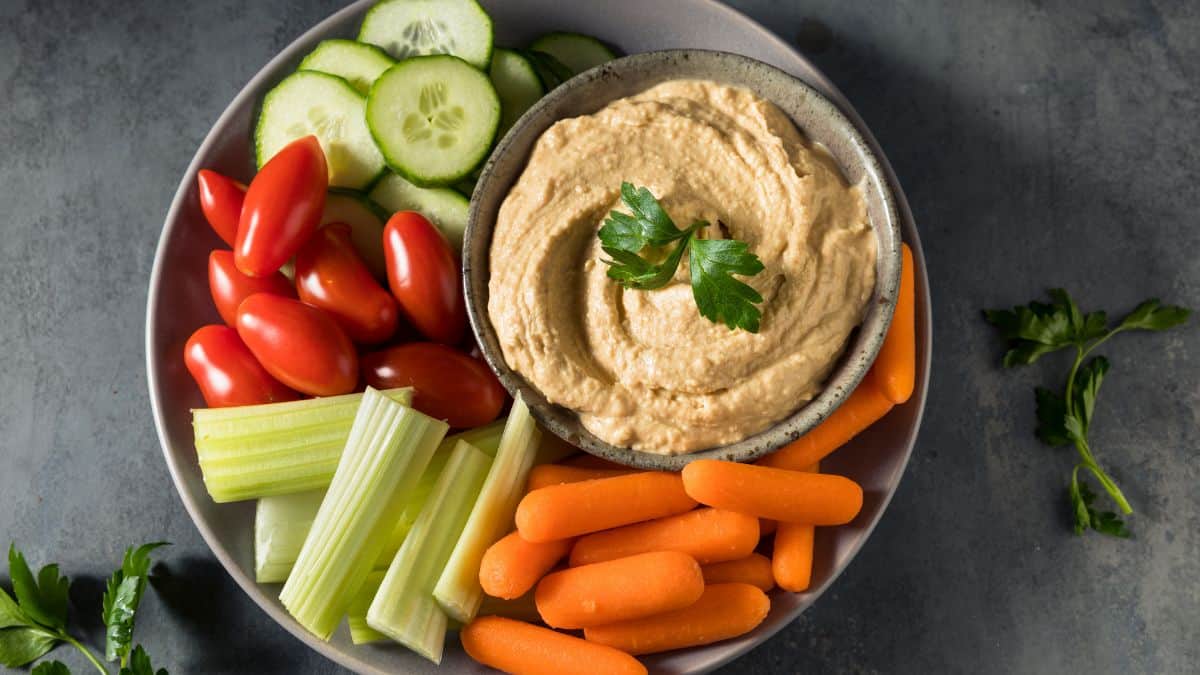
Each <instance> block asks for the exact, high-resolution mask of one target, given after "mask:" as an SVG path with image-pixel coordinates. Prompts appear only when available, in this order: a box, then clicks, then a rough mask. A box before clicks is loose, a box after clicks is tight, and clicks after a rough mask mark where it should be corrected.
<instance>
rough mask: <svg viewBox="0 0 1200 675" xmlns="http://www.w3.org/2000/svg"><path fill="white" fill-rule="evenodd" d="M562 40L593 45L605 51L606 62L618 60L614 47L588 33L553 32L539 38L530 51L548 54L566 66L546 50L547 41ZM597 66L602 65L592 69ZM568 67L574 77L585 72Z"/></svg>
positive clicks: (530, 47)
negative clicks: (566, 39) (567, 39)
mask: <svg viewBox="0 0 1200 675" xmlns="http://www.w3.org/2000/svg"><path fill="white" fill-rule="evenodd" d="M560 38H569V39H571V40H579V41H584V42H589V43H591V44H592V45H594V46H596V47H598V48H600V49H602V50H604V52H605V53H606V54H607V59H605V60H606V61H611V60H613V59H615V58H617V51H616V50H615V49H613V48H612V47H610V46H608V44H606V43H605V42H604V41H603V40H601V39H600V38H597V37H595V36H593V35H588V34H586V33H576V32H574V31H563V30H556V31H551V32H549V33H546V34H545V35H541V36H539V37H538V38H536V39H535V40H534V41H533V42H531V43H529V49H530V51H535V52H540V53H542V54H546V55H547V56H550V57H552V58H554V59H555V60H556V61H558V62H559V63H562V64H563V65H566V63H564V62H563V61H562V60H561V59H558V57H556V56H554V54H553V53H551V52H548V51H546V49H544V47H545V46H546V42H547V41H552V40H556V39H560ZM601 63H604V62H603V61H602V62H601ZM596 65H600V64H595V65H593V66H591V67H593V68H594V67H595V66H596ZM567 67H568V68H569V69H570V70H571V72H572V74H573V75H578V74H579V73H582V72H584V71H583V70H580V71H576V70H575V69H573V68H571V67H570V66H567ZM585 70H586V69H585Z"/></svg>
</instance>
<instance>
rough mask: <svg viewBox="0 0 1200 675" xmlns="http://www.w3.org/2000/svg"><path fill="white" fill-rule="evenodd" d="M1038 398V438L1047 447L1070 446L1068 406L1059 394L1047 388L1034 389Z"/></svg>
mask: <svg viewBox="0 0 1200 675" xmlns="http://www.w3.org/2000/svg"><path fill="white" fill-rule="evenodd" d="M1033 391H1034V395H1035V396H1036V397H1037V418H1038V425H1037V432H1036V433H1037V437H1038V438H1040V439H1042V442H1043V443H1045V444H1046V445H1054V446H1059V445H1070V444H1071V437H1070V436H1069V435H1067V427H1066V418H1067V404H1066V402H1065V401H1063V398H1062V397H1061V396H1059V395H1058V394H1056V393H1054V392H1052V391H1050V390H1049V389H1047V388H1045V387H1038V388H1037V389H1034V390H1033Z"/></svg>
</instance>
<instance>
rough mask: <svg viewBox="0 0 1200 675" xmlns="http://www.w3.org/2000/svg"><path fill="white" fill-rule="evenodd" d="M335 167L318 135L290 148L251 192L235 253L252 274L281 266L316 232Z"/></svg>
mask: <svg viewBox="0 0 1200 675" xmlns="http://www.w3.org/2000/svg"><path fill="white" fill-rule="evenodd" d="M328 184H329V169H328V167H327V166H326V164H325V154H324V153H323V152H322V151H321V144H320V143H318V142H317V137H316V136H305V137H304V138H301V139H299V140H296V141H292V142H291V143H289V144H288V145H286V146H284V148H283V149H282V150H280V151H279V152H278V153H276V155H275V156H274V157H272V158H271V160H270V161H268V162H267V163H266V164H265V165H264V166H263V168H262V169H260V170H259V172H258V175H257V176H255V177H254V180H252V181H250V187H249V189H247V190H246V203H245V205H244V206H243V207H242V216H241V220H240V221H239V222H238V231H237V243H236V244H235V245H234V255H235V256H236V257H235V260H236V262H237V267H238V269H239V270H241V271H242V272H243V273H244V274H248V275H250V276H252V277H264V276H268V275H270V274H272V273H273V272H276V271H278V270H279V268H280V267H281V266H282V265H283V264H284V263H285V262H287V261H288V259H289V258H291V257H292V256H293V255H295V254H296V251H298V250H300V247H301V246H303V245H304V242H306V241H308V238H309V237H311V236H312V234H313V232H316V230H317V225H319V224H320V222H321V212H322V211H323V210H324V209H325V190H326V188H327V187H328Z"/></svg>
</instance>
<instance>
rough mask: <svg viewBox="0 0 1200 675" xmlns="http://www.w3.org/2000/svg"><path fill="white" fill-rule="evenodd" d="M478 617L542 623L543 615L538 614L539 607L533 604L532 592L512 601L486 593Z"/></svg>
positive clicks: (480, 604)
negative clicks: (497, 617)
mask: <svg viewBox="0 0 1200 675" xmlns="http://www.w3.org/2000/svg"><path fill="white" fill-rule="evenodd" d="M476 616H502V617H504V618H506V619H516V620H517V621H528V622H529V623H541V622H542V615H541V614H538V611H537V605H536V604H534V602H533V592H532V591H530V592H529V593H526V594H525V595H522V596H521V597H519V598H514V599H512V600H505V599H503V598H494V597H492V596H490V595H488V594H487V593H484V594H483V600H482V601H481V602H480V603H479V612H477V613H476Z"/></svg>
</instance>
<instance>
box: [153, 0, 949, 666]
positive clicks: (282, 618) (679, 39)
mask: <svg viewBox="0 0 1200 675" xmlns="http://www.w3.org/2000/svg"><path fill="white" fill-rule="evenodd" d="M481 3H482V4H483V6H484V8H485V9H486V10H487V11H488V13H489V14H491V16H492V19H493V20H494V22H495V26H496V44H499V45H510V46H521V45H527V44H529V42H530V41H531V40H533V39H534V38H535V37H537V36H538V35H541V34H543V33H546V32H548V31H552V30H567V31H577V32H583V33H589V34H591V35H595V36H597V37H599V38H600V39H602V40H604V41H606V42H609V43H611V44H613V45H615V46H616V47H618V48H620V49H621V50H622V51H623V52H624V53H627V54H636V53H639V52H648V51H652V50H657V49H671V48H683V47H695V46H697V45H703V46H705V47H708V48H710V49H716V50H721V51H729V52H738V53H741V54H746V55H747V56H751V57H754V58H756V59H758V60H760V61H764V62H767V63H770V64H772V65H774V66H776V67H778V68H781V69H783V70H784V71H786V72H788V73H791V74H792V75H794V76H796V77H798V78H800V79H801V80H803V81H804V82H806V83H807V84H808V85H809V86H811V87H812V88H813V89H815V90H817V91H819V92H820V93H821V94H823V95H824V96H825V97H826V98H828V99H829V100H830V101H832V102H834V103H835V104H836V105H837V107H838V108H839V109H840V110H841V111H842V112H843V114H844V115H845V116H846V117H847V118H849V119H850V120H851V121H852V122H854V125H855V127H856V128H857V129H858V130H859V133H860V134H861V135H862V137H863V138H864V139H866V141H867V147H868V148H870V150H871V151H872V152H873V154H874V156H875V157H876V158H877V159H878V161H879V164H880V165H881V166H882V167H883V170H884V172H885V174H886V178H887V184H888V185H889V186H890V187H891V193H892V196H893V198H894V201H895V204H896V207H897V209H898V213H899V217H900V229H901V233H902V235H903V238H904V241H906V242H908V243H909V245H910V246H911V247H912V248H913V253H914V254H915V257H916V263H917V264H916V268H915V271H916V281H917V307H916V311H917V349H918V353H917V368H918V370H917V389H916V392H915V393H914V394H913V397H912V399H911V400H910V401H909V402H908V403H906V404H905V405H903V406H897V407H896V408H895V409H894V410H893V411H892V412H891V413H889V414H888V415H887V417H885V418H884V419H883V420H881V421H880V422H878V423H876V424H875V425H874V426H873V427H871V428H870V429H869V430H867V431H866V432H865V433H863V434H861V435H860V436H859V437H858V438H856V439H854V440H853V441H851V443H850V444H849V445H847V446H846V447H844V448H842V449H841V450H839V451H838V452H836V453H834V454H833V455H832V456H830V457H829V458H828V459H827V460H826V461H824V462H822V464H821V468H822V470H825V471H828V472H830V473H836V474H841V475H844V476H849V477H850V478H853V479H854V480H855V481H857V482H858V483H859V484H860V485H862V487H863V490H864V492H865V498H864V502H863V508H862V512H861V513H859V515H858V517H857V518H856V519H855V520H854V522H852V523H850V524H849V525H846V526H843V527H836V528H824V527H823V528H817V541H816V549H815V550H816V557H815V559H814V560H813V574H812V586H811V588H810V589H809V590H808V591H807V592H805V593H781V592H779V591H774V592H772V594H771V613H770V614H769V615H768V616H767V618H766V620H764V621H763V623H762V624H761V625H760V626H759V627H758V628H757V629H755V630H754V631H753V632H751V633H749V634H747V635H743V636H741V637H739V638H737V639H734V640H726V641H724V642H721V643H718V644H714V645H709V646H707V647H702V648H697V649H686V650H681V651H678V652H672V653H668V654H661V655H658V656H653V657H648V658H646V659H644V661H645V663H646V665H647V666H648V667H649V668H650V670H651V672H653V673H656V674H669V675H683V674H685V673H686V674H688V675H694V674H696V673H703V672H708V671H710V670H712V669H714V668H717V667H719V666H720V665H722V664H724V663H728V662H729V661H731V660H732V659H734V658H736V657H738V656H739V655H741V654H744V653H746V652H747V651H749V650H750V649H753V648H754V647H755V646H757V645H759V644H761V643H762V642H763V641H765V640H766V639H767V638H769V637H771V636H772V635H774V634H775V633H776V632H778V631H779V630H780V629H782V628H783V627H784V626H786V625H787V624H788V623H789V622H791V621H792V620H793V619H795V618H796V617H797V616H798V615H799V614H800V612H802V611H803V610H804V609H805V608H806V607H808V606H809V605H811V604H812V603H813V602H814V601H815V600H816V599H817V597H818V596H820V594H821V593H822V592H824V591H825V590H826V589H827V588H829V586H830V585H831V584H832V583H833V582H834V580H835V579H836V578H837V576H838V575H839V574H840V573H841V572H842V570H843V569H845V568H846V566H847V565H848V564H849V563H850V561H851V560H852V559H853V558H854V556H855V554H857V553H858V550H859V549H860V548H861V547H862V545H863V543H864V542H865V541H866V539H867V537H868V536H869V535H870V533H871V530H872V529H873V528H874V527H875V524H876V523H878V522H879V519H880V517H881V516H882V514H883V511H884V509H885V508H886V507H887V504H888V502H889V500H890V499H891V497H892V494H893V493H894V492H895V490H896V486H897V484H899V482H900V477H901V476H902V475H903V473H904V468H905V466H906V465H907V463H908V459H909V456H910V454H911V453H912V449H913V444H914V442H915V439H916V434H917V429H918V428H919V427H920V423H921V414H922V412H923V410H924V406H925V392H926V389H927V387H928V382H929V363H930V354H931V349H932V345H931V343H930V335H931V331H930V314H929V292H928V285H927V278H926V275H925V267H924V258H923V257H922V254H921V242H920V238H919V236H918V234H917V230H916V227H914V225H913V221H912V214H911V213H910V211H909V209H908V204H907V203H906V202H905V199H904V192H903V191H902V190H901V189H900V185H899V183H898V182H897V181H896V177H895V175H894V174H893V173H892V171H891V169H890V168H889V167H888V165H887V160H886V158H885V157H884V156H883V154H882V152H881V151H880V149H879V147H878V145H877V144H876V143H875V140H874V139H873V138H872V136H871V133H870V131H869V130H868V129H867V128H866V126H865V125H864V124H863V123H862V120H861V119H859V117H858V115H857V114H856V113H855V112H854V109H853V108H852V107H851V106H850V104H849V103H848V102H847V101H846V99H845V97H843V96H842V95H841V94H840V93H839V92H838V91H837V89H836V88H835V87H834V86H833V84H832V83H831V82H830V81H829V80H828V78H826V77H825V76H824V75H823V74H822V73H821V72H820V71H818V70H817V69H816V68H815V67H814V66H813V65H812V64H811V63H810V62H809V61H807V60H806V59H804V58H803V57H801V56H800V55H799V54H798V53H796V51H795V50H794V49H792V47H790V46H789V45H788V44H787V43H785V42H784V41H782V40H780V39H779V38H778V37H776V36H775V35H773V34H772V33H770V32H769V31H767V30H765V29H763V28H762V27H761V26H759V25H758V24H756V23H754V22H753V21H750V20H749V19H747V18H746V17H744V16H742V15H741V14H738V13H737V12H736V11H734V10H732V9H730V8H729V7H727V6H725V5H722V4H720V3H718V2H714V1H712V0H654V2H646V0H605V2H561V0H481ZM371 4H372V0H359V1H358V2H354V3H353V4H350V5H348V6H347V7H345V8H344V9H342V10H340V11H338V12H337V13H335V14H333V15H332V16H330V17H329V18H328V19H326V20H325V21H322V22H321V23H320V24H318V25H316V26H315V27H313V28H312V29H311V30H309V31H308V32H306V33H304V34H303V35H301V36H300V37H299V38H297V39H296V41H295V42H293V43H292V44H291V45H289V46H288V47H287V48H285V49H284V50H283V51H282V52H280V53H279V54H278V55H277V56H276V57H275V58H274V59H272V60H271V61H270V62H269V63H267V64H266V65H265V66H264V67H263V68H262V70H260V71H259V72H258V73H257V74H256V75H255V76H254V77H253V78H252V79H250V81H249V82H248V83H247V84H246V85H245V87H244V88H243V89H242V90H241V92H240V93H238V95H237V96H236V97H235V98H234V99H233V101H232V102H231V103H230V104H229V107H228V108H227V109H226V110H225V112H224V113H223V114H222V115H221V116H220V118H219V119H217V120H216V121H215V124H214V125H213V127H212V130H211V131H209V133H208V135H207V136H206V137H205V139H204V141H203V142H202V143H201V144H200V147H199V148H198V149H197V150H196V155H195V157H193V158H192V160H191V162H190V163H189V165H188V168H187V170H186V171H185V172H184V173H183V175H182V176H180V179H179V188H178V191H177V192H176V194H175V198H174V201H173V202H172V203H171V206H170V210H169V211H168V213H167V218H166V222H165V223H164V225H163V231H162V236H161V238H160V239H159V242H158V251H157V253H156V255H155V259H154V268H153V271H152V272H151V276H150V282H149V296H148V298H147V304H146V371H147V377H148V383H149V400H150V406H151V409H152V411H153V416H154V423H155V427H156V428H157V431H158V436H159V440H160V441H161V443H162V450H163V457H164V459H165V461H166V463H167V467H168V469H169V470H170V473H171V479H172V481H173V482H174V485H175V489H176V490H177V491H178V493H179V498H180V500H181V501H182V503H183V506H184V507H185V508H186V509H187V511H188V514H189V515H190V516H191V517H192V520H193V521H194V522H195V523H196V528H197V529H198V530H199V531H200V535H201V536H202V537H204V540H205V542H206V543H207V544H208V546H209V547H210V548H211V549H212V552H213V555H214V556H216V558H217V560H219V561H220V563H221V565H222V566H224V568H225V569H226V571H228V572H229V575H230V576H231V577H232V578H233V580H234V581H235V582H237V584H238V585H239V586H241V588H242V589H243V590H244V591H245V592H246V595H247V596H249V597H250V599H252V600H253V601H254V602H255V603H257V604H258V606H259V607H261V608H262V610H263V612H264V613H265V615H266V617H269V618H270V620H272V621H275V622H277V623H278V624H279V625H280V626H282V627H283V628H284V629H285V630H287V631H289V632H291V633H292V634H293V635H295V636H296V639H297V640H299V641H302V642H303V643H305V644H306V645H308V646H309V647H310V648H312V649H314V650H316V651H318V652H320V653H321V654H323V655H325V656H326V657H328V658H329V659H331V660H333V661H335V662H337V663H338V664H340V665H342V666H344V667H346V668H349V669H352V670H353V671H355V672H358V673H366V674H369V675H384V674H396V673H403V674H407V675H416V674H419V675H446V674H448V673H452V674H453V675H459V674H460V673H484V672H487V669H485V668H483V667H482V666H479V665H478V664H476V663H474V662H472V661H471V660H470V659H469V658H468V657H467V655H466V654H465V653H464V652H463V651H462V649H461V647H459V645H458V644H457V638H455V637H453V636H452V637H451V639H450V644H448V645H447V646H446V655H445V658H444V659H443V660H442V665H441V667H440V668H439V667H438V666H435V665H433V664H432V663H429V662H428V661H426V660H424V659H422V658H421V657H419V656H417V655H415V654H413V653H411V652H408V651H406V650H404V649H403V648H400V647H398V646H396V645H367V646H363V647H356V646H354V645H352V644H351V643H350V636H349V634H348V632H347V631H346V629H345V627H344V626H343V627H342V628H341V629H340V630H339V631H338V632H337V633H335V634H334V636H333V639H332V640H331V641H329V642H324V641H322V640H318V639H316V638H315V637H313V636H312V635H310V634H309V633H308V632H306V631H305V630H304V629H303V628H302V627H301V626H300V625H299V624H297V623H296V622H295V621H294V620H293V619H292V618H291V617H290V616H288V613H287V612H286V611H285V610H284V609H283V606H282V605H280V603H279V585H278V584H257V583H255V582H254V503H253V502H242V503H235V504H214V503H213V501H212V500H211V499H210V498H209V497H208V493H207V492H206V491H205V489H204V481H203V478H202V477H201V475H200V469H199V467H198V466H197V464H196V449H195V446H194V445H193V443H192V429H191V414H190V413H189V409H190V408H195V407H200V406H203V405H204V401H203V400H202V399H201V397H200V392H199V391H198V390H197V389H196V385H195V384H194V383H193V382H192V381H191V378H190V377H189V376H188V373H187V370H186V369H184V367H183V345H184V343H185V342H186V341H187V339H188V336H189V335H191V333H192V332H193V331H195V330H196V329H197V328H199V327H200V326H202V325H204V324H208V323H219V322H220V320H221V319H220V317H219V316H217V313H216V310H215V309H214V308H213V306H212V299H211V298H210V297H209V292H208V272H207V265H208V254H209V252H210V251H211V250H212V249H214V248H217V247H223V246H224V244H222V243H221V240H220V239H218V238H217V236H216V235H215V234H213V232H212V230H211V228H210V227H209V226H208V224H207V223H206V222H205V221H204V216H203V214H201V213H200V207H199V203H198V202H197V199H196V188H195V185H196V172H197V171H198V170H199V169H202V168H209V169H214V170H216V171H220V172H222V173H225V174H228V175H230V176H233V177H235V178H238V179H239V180H243V181H245V180H249V179H250V178H251V176H253V173H254V160H253V148H252V144H251V138H252V131H253V128H254V120H255V115H256V114H257V109H258V105H259V103H260V102H261V101H262V97H263V95H264V94H265V93H266V92H267V91H268V90H270V88H271V87H273V86H274V85H275V83H277V82H279V80H281V79H283V78H284V77H285V76H286V75H288V74H289V73H291V72H292V71H293V70H294V69H295V67H296V64H298V63H299V62H300V59H302V58H303V57H304V55H305V54H307V53H308V52H309V51H311V50H312V49H313V47H315V46H316V44H317V43H318V42H320V41H321V40H325V39H329V38H353V37H354V36H355V35H356V34H357V31H358V26H359V23H360V22H361V21H362V17H363V14H364V13H365V12H366V11H367V9H368V8H369V7H370V6H371ZM164 489H165V486H164ZM266 617H264V618H266ZM764 669H768V666H767V665H765V662H759V663H758V664H757V670H764Z"/></svg>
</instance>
